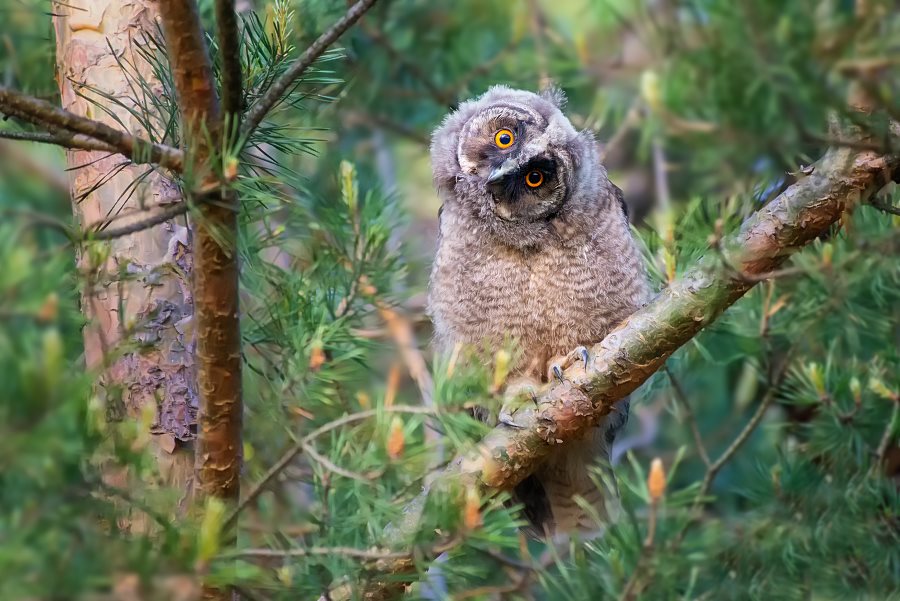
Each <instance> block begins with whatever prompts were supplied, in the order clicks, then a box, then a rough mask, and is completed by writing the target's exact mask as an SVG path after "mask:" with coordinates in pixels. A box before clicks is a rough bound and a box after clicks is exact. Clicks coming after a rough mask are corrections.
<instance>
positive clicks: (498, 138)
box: [494, 129, 516, 148]
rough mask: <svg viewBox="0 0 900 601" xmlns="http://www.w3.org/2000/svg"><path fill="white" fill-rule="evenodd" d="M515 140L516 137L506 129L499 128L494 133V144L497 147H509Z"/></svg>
mask: <svg viewBox="0 0 900 601" xmlns="http://www.w3.org/2000/svg"><path fill="white" fill-rule="evenodd" d="M515 141H516V137H515V136H514V135H513V133H512V132H511V131H509V130H508V129H501V130H500V131H498V132H497V133H495V134H494V144H496V145H497V146H498V147H499V148H509V147H510V146H512V144H513V142H515Z"/></svg>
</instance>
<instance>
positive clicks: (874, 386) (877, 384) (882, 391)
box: [869, 377, 897, 401]
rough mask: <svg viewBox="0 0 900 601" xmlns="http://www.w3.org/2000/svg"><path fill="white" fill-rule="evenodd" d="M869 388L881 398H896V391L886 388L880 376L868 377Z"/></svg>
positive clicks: (894, 399) (891, 399)
mask: <svg viewBox="0 0 900 601" xmlns="http://www.w3.org/2000/svg"><path fill="white" fill-rule="evenodd" d="M869 390H871V391H872V392H874V393H875V394H877V395H878V396H880V397H881V398H883V399H887V400H889V401H896V400H897V393H896V392H894V391H892V390H891V389H890V388H888V387H887V385H886V384H885V383H884V382H883V381H882V380H881V379H880V378H875V377H872V378H869Z"/></svg>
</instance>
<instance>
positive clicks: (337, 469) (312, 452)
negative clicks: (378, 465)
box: [301, 444, 378, 486]
mask: <svg viewBox="0 0 900 601" xmlns="http://www.w3.org/2000/svg"><path fill="white" fill-rule="evenodd" d="M301 448H302V450H303V452H304V453H306V455H307V456H308V457H309V458H310V459H312V460H313V461H315V462H316V463H319V464H320V465H322V467H324V468H325V469H327V470H328V471H329V472H334V473H335V474H337V475H338V476H343V477H344V478H349V479H350V480H356V481H357V482H362V483H363V484H366V485H369V486H371V484H372V480H373V479H374V478H375V477H377V476H378V474H375V475H372V476H368V477H367V476H363V475H362V474H357V473H356V472H351V471H350V470H348V469H344V468H342V467H341V466H339V465H338V464H336V463H335V462H333V461H332V460H331V459H329V458H328V457H325V456H324V455H322V454H321V453H319V452H318V451H317V450H316V449H315V447H313V446H312V445H310V444H303V445H301Z"/></svg>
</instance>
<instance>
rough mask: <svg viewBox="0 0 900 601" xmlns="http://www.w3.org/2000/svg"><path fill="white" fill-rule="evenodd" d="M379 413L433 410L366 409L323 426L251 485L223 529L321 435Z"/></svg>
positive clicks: (301, 441)
mask: <svg viewBox="0 0 900 601" xmlns="http://www.w3.org/2000/svg"><path fill="white" fill-rule="evenodd" d="M381 412H386V413H416V414H419V415H434V414H435V411H434V410H433V409H429V408H427V407H411V406H405V405H395V406H393V407H384V408H382V409H367V410H366V411H360V412H358V413H350V414H348V415H345V416H343V417H340V418H338V419H336V420H334V421H330V422H328V423H327V424H324V425H322V426H320V427H318V428H316V429H315V430H313V431H312V432H310V433H309V434H307V435H306V436H304V437H303V438H301V439H300V440H298V441H297V442H296V443H294V444H293V445H291V447H290V448H289V449H288V450H287V451H285V452H284V454H283V455H282V456H281V458H280V459H278V461H276V462H275V463H274V464H273V465H272V467H270V468H269V469H268V471H266V473H265V474H264V475H263V477H262V478H260V480H259V482H257V483H256V484H254V485H253V487H252V488H251V489H250V490H249V492H247V493H246V494H245V495H244V497H243V498H242V499H241V500H240V502H239V503H238V504H237V506H236V507H235V508H234V510H233V511H232V512H231V514H230V515H229V516H228V518H226V520H225V525H224V528H226V529H227V528H230V527H231V526H232V525H234V523H235V522H236V521H237V518H238V516H239V515H240V513H241V512H242V511H243V510H244V509H246V508H247V506H249V505H250V504H251V503H252V502H253V501H255V500H256V498H257V497H258V496H259V495H261V494H262V493H263V491H264V490H265V489H266V486H268V484H269V482H271V481H272V479H274V478H275V477H276V476H278V474H280V473H281V472H282V471H284V469H285V468H286V467H287V466H288V465H290V463H291V461H293V460H294V458H295V457H296V456H297V455H299V454H300V453H301V452H303V450H304V447H306V446H308V445H310V444H312V442H313V441H314V440H315V439H316V438H318V437H319V436H322V435H323V434H327V433H328V432H331V431H333V430H337V429H338V428H342V427H343V426H346V425H349V424H353V423H356V422H359V421H363V420H366V419H369V418H372V417H375V416H376V415H378V414H379V413H381Z"/></svg>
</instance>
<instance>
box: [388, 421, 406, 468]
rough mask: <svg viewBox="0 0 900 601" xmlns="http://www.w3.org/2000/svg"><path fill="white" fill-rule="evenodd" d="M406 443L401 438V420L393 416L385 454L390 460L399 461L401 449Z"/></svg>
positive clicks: (401, 453)
mask: <svg viewBox="0 0 900 601" xmlns="http://www.w3.org/2000/svg"><path fill="white" fill-rule="evenodd" d="M405 444H406V441H405V440H404V438H403V420H402V419H401V418H400V416H399V415H395V416H394V419H392V420H391V428H390V431H389V432H388V439H387V454H388V457H390V458H391V459H394V460H396V459H399V458H400V457H401V456H402V455H403V447H404V445H405Z"/></svg>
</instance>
